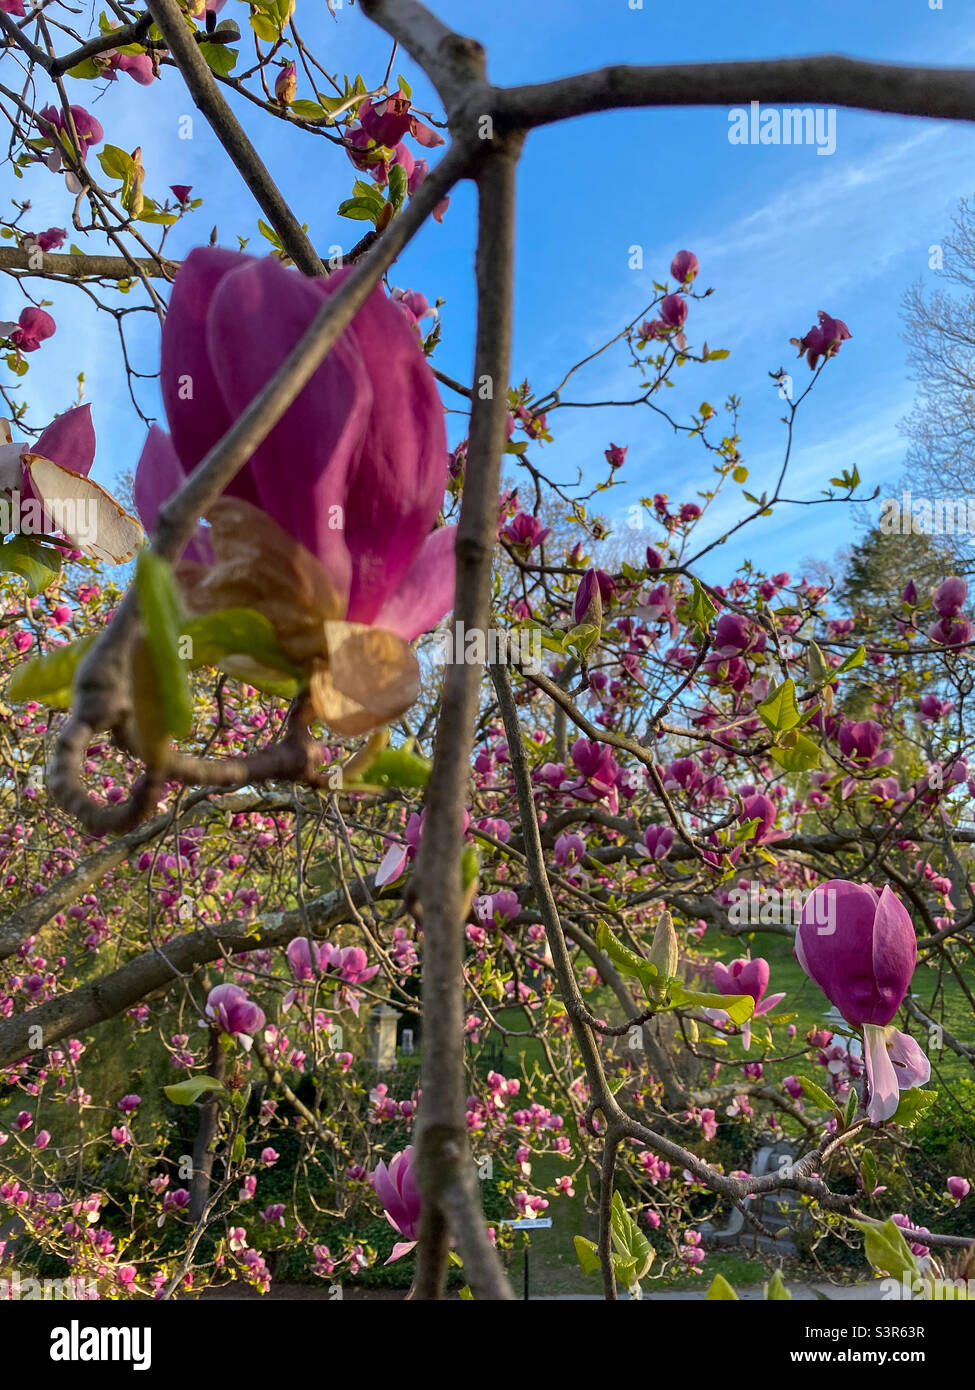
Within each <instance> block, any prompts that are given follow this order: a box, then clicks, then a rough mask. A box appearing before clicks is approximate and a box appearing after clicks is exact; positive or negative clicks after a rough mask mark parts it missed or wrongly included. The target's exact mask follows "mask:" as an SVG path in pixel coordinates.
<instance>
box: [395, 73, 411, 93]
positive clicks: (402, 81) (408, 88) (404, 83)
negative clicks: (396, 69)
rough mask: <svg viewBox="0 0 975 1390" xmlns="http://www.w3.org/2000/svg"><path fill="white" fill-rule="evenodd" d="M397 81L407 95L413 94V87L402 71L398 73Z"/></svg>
mask: <svg viewBox="0 0 975 1390" xmlns="http://www.w3.org/2000/svg"><path fill="white" fill-rule="evenodd" d="M396 82H397V85H398V86H399V89H400V91H401V92H402V93H403V95H404V96H405V97H412V96H413V88H412V87H411V86H410V84H409V83H408V82H407V80H406V78H405V77H404V76H403V75H402V73H397V75H396Z"/></svg>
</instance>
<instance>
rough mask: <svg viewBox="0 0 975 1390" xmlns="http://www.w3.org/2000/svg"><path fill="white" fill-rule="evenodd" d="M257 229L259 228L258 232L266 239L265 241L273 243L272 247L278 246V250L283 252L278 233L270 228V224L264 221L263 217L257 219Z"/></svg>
mask: <svg viewBox="0 0 975 1390" xmlns="http://www.w3.org/2000/svg"><path fill="white" fill-rule="evenodd" d="M257 227H258V231H259V232H260V234H261V236H262V237H264V239H265V240H266V241H269V242H270V243H271V245H272V246H276V247H277V248H278V250H279V251H280V250H281V238H280V237H279V236H278V234H277V232H276V231H275V230H274V228H273V227H269V226H268V224H267V223H266V222H265V221H264V219H263V218H262V217H259V218H258V219H257Z"/></svg>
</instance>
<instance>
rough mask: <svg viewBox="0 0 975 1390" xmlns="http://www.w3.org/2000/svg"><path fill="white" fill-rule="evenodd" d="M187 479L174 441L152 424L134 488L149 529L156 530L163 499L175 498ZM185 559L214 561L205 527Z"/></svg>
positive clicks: (142, 516)
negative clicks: (175, 493)
mask: <svg viewBox="0 0 975 1390" xmlns="http://www.w3.org/2000/svg"><path fill="white" fill-rule="evenodd" d="M185 481H186V474H185V473H184V472H183V465H182V464H181V463H180V461H179V459H178V458H177V456H176V450H175V449H174V448H173V441H172V440H171V439H170V437H169V435H168V434H167V433H166V431H165V430H161V429H160V428H159V426H158V425H152V426H150V429H149V433H148V435H147V436H146V442H145V444H143V446H142V454H141V456H140V458H139V463H138V466H137V467H136V470H135V482H134V484H133V487H132V495H133V497H134V499H135V509H136V511H137V512H138V513H139V520H140V521H141V522H142V524H143V526H144V527H145V528H146V530H147V531H148V532H152V531H154V530H155V527H156V521H157V519H158V517H159V508H160V507H161V506H162V504H163V502H165V501H166V499H167V498H169V497H172V495H173V493H174V492H177V491H178V490H179V488H181V487H182V486H183V484H184V482H185ZM183 559H184V560H195V561H196V562H197V563H199V564H201V565H212V564H213V550H212V548H211V546H210V542H209V540H208V538H207V534H206V531H205V530H204V528H203V527H201V526H198V527H197V528H196V538H195V540H191V541H189V542H188V543H187V545H186V548H185V549H184V551H183Z"/></svg>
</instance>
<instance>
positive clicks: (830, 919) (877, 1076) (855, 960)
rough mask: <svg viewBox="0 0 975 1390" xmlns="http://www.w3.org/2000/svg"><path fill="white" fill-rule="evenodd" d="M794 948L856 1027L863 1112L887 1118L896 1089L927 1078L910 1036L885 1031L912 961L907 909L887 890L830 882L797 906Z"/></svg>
mask: <svg viewBox="0 0 975 1390" xmlns="http://www.w3.org/2000/svg"><path fill="white" fill-rule="evenodd" d="M823 923H825V924H826V926H825V927H824V926H823V925H822V924H823ZM795 950H796V957H797V959H798V961H799V964H800V965H801V966H802V968H803V970H804V971H805V972H806V974H807V975H808V976H809V978H810V979H811V980H812V981H813V982H814V983H815V984H817V985H819V987H820V989H821V990H822V991H823V993H824V994H825V995H826V997H827V999H829V1000H830V1001H831V1002H832V1003H833V1004H835V1005H836V1007H837V1008H838V1009H839V1011H840V1013H841V1014H842V1015H843V1017H844V1018H845V1019H846V1021H847V1023H850V1024H852V1025H853V1027H855V1028H860V1027H862V1028H863V1037H864V1060H865V1062H866V1069H867V1080H868V1083H869V1087H870V1104H869V1110H868V1113H869V1116H870V1119H871V1120H872V1121H873V1123H874V1124H879V1123H881V1122H882V1121H884V1120H889V1119H890V1118H891V1116H892V1115H893V1114H894V1112H895V1110H896V1109H897V1105H898V1099H899V1095H898V1092H899V1091H901V1090H907V1089H909V1088H910V1087H913V1086H922V1085H923V1084H924V1083H925V1082H926V1081H927V1080H928V1079H929V1077H930V1075H931V1064H930V1062H929V1061H928V1059H927V1057H926V1056H925V1055H924V1053H923V1052H922V1051H921V1048H920V1046H919V1045H918V1043H917V1042H916V1041H915V1039H914V1038H911V1037H909V1036H908V1035H907V1034H906V1033H900V1032H898V1031H897V1029H896V1028H893V1027H891V1026H890V1024H891V1021H892V1019H893V1018H894V1017H895V1015H896V1013H897V1010H898V1009H899V1008H900V1006H901V1003H902V1001H903V999H904V996H905V994H906V993H907V991H908V989H909V988H910V984H911V979H912V977H913V974H914V965H915V962H916V960H917V940H916V938H915V935H914V927H913V924H912V922H911V919H910V916H909V914H908V912H907V909H906V908H905V907H904V905H903V904H902V903H901V902H900V901H899V899H897V898H896V897H895V896H894V894H893V893H892V892H891V890H890V889H889V888H884V890H883V892H882V893H881V894H879V895H878V894H877V893H875V892H874V890H873V889H872V888H871V887H870V886H869V884H859V883H851V882H849V881H848V880H847V879H830V880H828V882H826V883H821V884H820V885H819V886H818V887H817V888H816V889H814V891H813V892H812V893H811V894H810V895H809V897H808V898H807V899H806V902H805V904H804V905H803V909H802V918H801V920H800V923H799V927H798V929H797V931H796V945H795Z"/></svg>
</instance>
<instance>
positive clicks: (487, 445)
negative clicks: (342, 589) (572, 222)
mask: <svg viewBox="0 0 975 1390" xmlns="http://www.w3.org/2000/svg"><path fill="white" fill-rule="evenodd" d="M517 155H518V146H517V143H516V142H512V143H510V144H507V143H500V142H495V143H494V146H493V147H492V148H491V150H490V151H489V152H488V159H487V162H486V163H485V165H484V167H483V168H482V170H481V174H480V177H479V180H478V241H477V290H478V315H477V346H476V352H475V363H474V377H475V382H476V383H481V384H483V385H484V387H485V388H486V389H482V390H479V391H477V392H476V394H475V400H474V408H473V411H472V414H471V431H470V445H469V448H468V454H467V475H466V478H467V480H466V484H465V487H464V494H463V499H462V503H461V513H460V522H459V526H458V531H457V588H456V599H455V603H454V621H455V623H461V622H462V623H463V624H464V630H465V631H467V632H470V631H472V630H478V631H484V630H485V629H486V628H487V626H488V623H489V622H490V595H491V565H492V557H493V553H494V539H495V530H496V525H497V509H498V501H497V499H498V488H499V486H500V477H501V458H502V454H503V451H504V444H505V414H506V411H507V387H508V375H509V370H510V353H511V323H512V289H513V267H514V201H515V190H514V185H515V169H516V164H517ZM481 675H482V672H481V668H480V667H479V666H475V665H471V664H466V663H453V664H450V665H448V666H447V668H446V671H445V674H444V687H443V696H442V701H441V715H440V721H439V726H438V729H437V739H436V745H435V750H434V761H433V771H432V773H431V776H430V784H429V791H428V795H427V800H426V805H427V813H426V822H425V825H424V831H423V842H422V846H421V850H420V855H419V859H418V863H417V872H416V897H417V905H418V915H419V916H420V917H421V920H422V925H423V941H424V969H423V1014H424V1020H425V1022H424V1042H423V1098H422V1101H421V1104H420V1113H419V1118H418V1120H417V1128H416V1144H417V1173H418V1177H419V1180H420V1183H421V1186H422V1189H423V1193H424V1198H425V1200H426V1202H427V1203H428V1204H431V1205H435V1206H438V1207H440V1209H441V1210H442V1211H443V1212H444V1214H445V1215H446V1216H447V1217H448V1220H449V1222H450V1226H451V1229H452V1231H453V1234H454V1237H455V1239H456V1240H457V1243H458V1246H459V1248H460V1253H461V1255H462V1257H463V1260H464V1267H465V1273H466V1275H467V1277H468V1279H469V1281H470V1284H471V1288H472V1289H473V1290H474V1293H475V1295H477V1296H478V1297H481V1298H511V1297H512V1293H511V1289H510V1287H509V1285H508V1283H507V1280H506V1279H505V1277H504V1274H503V1272H502V1270H501V1266H500V1264H499V1262H498V1259H497V1255H496V1254H495V1251H494V1248H493V1247H492V1245H491V1244H490V1242H489V1240H488V1238H487V1233H486V1230H485V1227H484V1222H483V1219H482V1218H481V1217H480V1199H479V1197H478V1194H477V1192H476V1184H475V1179H474V1165H473V1160H472V1157H471V1152H470V1146H469V1144H468V1141H467V1131H466V1125H465V1097H466V1081H465V1071H464V1046H463V1040H464V993H463V943H464V932H463V915H464V896H463V889H462V885H461V875H460V859H461V851H462V848H463V815H464V807H465V805H466V803H467V797H468V789H469V781H470V756H471V745H472V742H473V737H474V727H475V723H476V719H477V706H478V694H479V691H480V685H481ZM437 1235H438V1232H437V1228H436V1225H435V1223H433V1222H431V1223H429V1224H428V1225H427V1226H426V1227H425V1231H424V1233H423V1234H422V1235H421V1240H420V1247H419V1252H418V1260H417V1288H418V1292H419V1293H420V1294H421V1296H424V1297H430V1296H440V1295H442V1292H443V1289H444V1285H445V1277H446V1271H445V1269H444V1267H443V1258H442V1257H443V1243H442V1241H441V1240H440V1239H438V1238H437Z"/></svg>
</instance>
